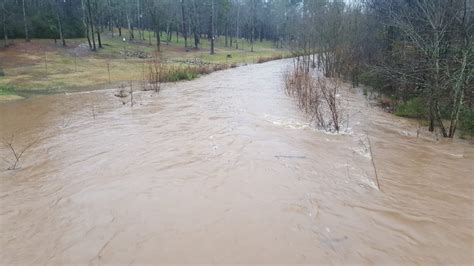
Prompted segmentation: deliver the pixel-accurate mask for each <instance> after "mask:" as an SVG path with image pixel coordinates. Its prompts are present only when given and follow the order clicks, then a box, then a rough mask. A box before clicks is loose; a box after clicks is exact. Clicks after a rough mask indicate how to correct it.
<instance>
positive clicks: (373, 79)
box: [359, 71, 385, 90]
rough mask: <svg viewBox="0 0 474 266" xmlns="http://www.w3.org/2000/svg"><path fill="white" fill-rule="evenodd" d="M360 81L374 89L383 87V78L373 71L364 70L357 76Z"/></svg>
mask: <svg viewBox="0 0 474 266" xmlns="http://www.w3.org/2000/svg"><path fill="white" fill-rule="evenodd" d="M359 81H360V83H362V84H364V85H366V86H369V87H372V88H373V89H375V90H383V89H384V84H385V83H384V79H383V77H382V76H380V75H379V74H377V73H376V72H374V71H365V72H363V73H362V74H360V76H359Z"/></svg>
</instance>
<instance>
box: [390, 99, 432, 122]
mask: <svg viewBox="0 0 474 266" xmlns="http://www.w3.org/2000/svg"><path fill="white" fill-rule="evenodd" d="M395 114H396V115H398V116H403V117H409V118H423V117H425V114H426V107H425V103H424V102H423V99H421V98H413V99H410V100H408V101H405V102H403V103H401V104H399V105H398V107H397V110H396V111H395Z"/></svg>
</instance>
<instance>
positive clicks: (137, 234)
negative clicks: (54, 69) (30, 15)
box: [0, 61, 474, 265]
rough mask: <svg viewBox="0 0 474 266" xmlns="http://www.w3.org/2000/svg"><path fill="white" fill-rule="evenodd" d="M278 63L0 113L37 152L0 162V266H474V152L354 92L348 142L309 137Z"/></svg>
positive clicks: (5, 155)
mask: <svg viewBox="0 0 474 266" xmlns="http://www.w3.org/2000/svg"><path fill="white" fill-rule="evenodd" d="M287 64H288V61H275V62H269V63H265V64H259V65H250V66H246V67H240V68H237V69H232V70H226V71H221V72H216V73H213V74H211V75H208V76H205V77H202V78H200V79H198V80H194V81H190V82H183V83H177V84H167V85H166V86H165V87H164V88H163V90H162V92H161V93H160V94H154V93H152V92H140V93H135V95H134V98H135V105H134V107H133V108H132V107H131V106H130V105H129V104H128V103H126V104H123V103H122V102H121V100H120V99H119V98H116V97H115V96H114V93H115V91H112V90H106V91H96V92H89V93H74V94H62V95H49V96H38V97H34V98H31V99H27V100H24V101H17V102H11V103H4V104H2V105H0V138H2V139H5V138H10V136H12V135H14V146H15V147H16V148H17V149H20V148H22V147H24V146H26V145H28V144H29V143H32V142H35V144H34V145H33V146H32V147H31V149H29V150H27V151H26V152H25V154H24V157H23V158H22V160H21V165H20V166H21V168H20V169H18V170H15V171H4V170H5V169H6V168H8V166H9V163H8V161H10V159H11V156H10V153H9V151H8V150H7V149H6V148H5V147H3V148H2V149H0V155H1V156H2V159H3V160H0V168H1V171H0V181H1V187H0V205H1V210H0V227H1V235H0V241H1V242H0V245H1V246H0V264H38V265H42V264H66V263H67V264H69V263H71V264H72V263H74V264H92V265H97V264H132V265H133V264H147V263H158V262H160V263H215V264H223V263H245V264H247V263H248V264H259V263H282V264H296V263H308V264H322V263H325V264H326V263H331V264H349V263H351V264H355V263H362V264H382V263H383V264H388V263H397V264H426V265H429V264H430V265H431V264H468V265H469V264H473V263H474V258H473V250H474V223H473V197H474V196H473V188H474V176H473V170H474V169H473V165H474V148H473V145H472V143H469V142H466V141H461V140H456V141H436V140H435V138H434V137H433V136H430V135H428V134H426V133H424V132H421V134H420V135H419V137H417V135H418V134H417V130H418V126H417V124H416V123H415V122H412V121H409V120H405V119H402V118H397V117H394V116H392V115H390V114H387V113H384V112H382V111H380V110H378V109H377V108H374V107H370V106H369V105H368V104H367V102H366V101H365V99H364V97H363V96H362V95H361V94H360V93H358V92H357V91H356V90H349V89H347V90H346V91H345V92H344V96H345V99H346V100H345V109H346V113H347V114H348V115H349V116H350V120H349V121H350V124H349V126H346V128H345V131H346V133H345V134H341V135H332V134H326V133H324V132H321V131H318V130H314V129H313V128H312V127H311V126H310V125H309V124H308V122H307V121H308V120H307V119H306V117H305V116H304V115H303V114H302V113H301V112H300V111H299V110H298V109H297V108H296V104H295V102H294V100H293V99H291V98H289V97H287V96H286V95H285V93H284V91H283V89H282V78H281V77H282V71H284V70H285V69H286V68H287ZM135 86H136V85H135ZM370 147H371V148H372V154H373V159H374V163H375V166H376V170H377V174H378V180H379V182H378V185H377V181H376V178H375V171H374V167H373V164H372V160H371V158H372V156H371V152H370ZM378 186H380V190H379V189H378Z"/></svg>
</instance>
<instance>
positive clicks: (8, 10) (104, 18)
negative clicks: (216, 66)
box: [0, 0, 298, 50]
mask: <svg viewBox="0 0 474 266" xmlns="http://www.w3.org/2000/svg"><path fill="white" fill-rule="evenodd" d="M0 1H1V2H0V5H1V6H0V12H1V18H2V27H1V29H0V32H1V34H2V36H3V38H4V40H5V43H7V41H8V38H25V39H26V40H29V39H30V38H51V39H61V40H62V42H63V44H64V45H66V42H65V39H67V38H76V37H87V39H88V42H89V45H90V48H91V49H92V50H96V49H98V48H100V47H101V46H102V43H101V36H100V35H101V34H102V33H104V32H108V33H111V34H117V35H120V36H123V37H126V38H128V39H130V40H133V39H142V40H144V39H145V34H144V31H145V30H146V31H152V32H154V33H155V34H154V38H156V40H157V46H158V47H157V48H158V49H159V48H160V44H161V43H162V42H170V41H171V40H172V36H173V33H176V34H179V35H180V36H182V37H184V40H185V46H186V47H187V48H188V47H189V48H192V47H194V48H199V46H200V44H201V39H202V38H208V39H209V40H210V41H211V43H212V46H214V43H213V40H214V39H215V38H216V37H218V36H220V37H224V38H225V46H229V47H236V48H238V47H239V45H241V44H240V43H241V40H242V39H243V38H244V39H246V40H249V41H250V42H251V43H252V44H253V43H254V42H256V41H262V40H264V39H266V40H272V41H274V42H275V43H276V44H277V45H280V44H282V41H283V38H282V36H284V35H285V33H288V32H289V31H288V30H289V28H286V25H289V24H288V22H287V21H285V20H284V19H285V18H286V19H287V17H285V13H286V9H287V8H288V6H289V5H292V6H297V5H298V1H294V0H0ZM124 29H126V31H124ZM125 32H126V33H125ZM163 33H167V34H166V37H165V38H166V39H163ZM124 35H126V36H124ZM250 48H251V49H252V50H253V45H252V46H251V47H250Z"/></svg>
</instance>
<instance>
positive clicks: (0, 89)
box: [0, 85, 15, 95]
mask: <svg viewBox="0 0 474 266" xmlns="http://www.w3.org/2000/svg"><path fill="white" fill-rule="evenodd" d="M11 94H15V88H13V87H11V86H7V85H0V95H11Z"/></svg>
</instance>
